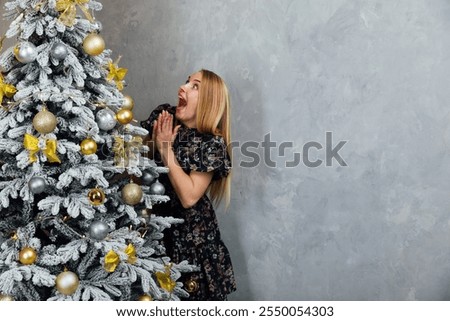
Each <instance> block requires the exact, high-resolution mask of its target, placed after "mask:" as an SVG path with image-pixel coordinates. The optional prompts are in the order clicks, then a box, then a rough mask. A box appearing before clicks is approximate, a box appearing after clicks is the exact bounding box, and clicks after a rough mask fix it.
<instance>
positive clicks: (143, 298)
mask: <svg viewBox="0 0 450 321" xmlns="http://www.w3.org/2000/svg"><path fill="white" fill-rule="evenodd" d="M138 300H139V301H153V298H152V297H151V296H150V295H148V294H143V295H141V296H140V297H139V299H138Z"/></svg>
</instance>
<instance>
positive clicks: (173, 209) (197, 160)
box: [141, 104, 236, 301]
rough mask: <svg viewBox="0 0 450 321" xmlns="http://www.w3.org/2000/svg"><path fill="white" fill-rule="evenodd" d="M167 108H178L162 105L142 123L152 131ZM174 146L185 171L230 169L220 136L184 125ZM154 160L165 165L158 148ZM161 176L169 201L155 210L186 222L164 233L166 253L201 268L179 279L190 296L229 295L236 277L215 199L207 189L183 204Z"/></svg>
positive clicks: (219, 175) (222, 172) (216, 172)
mask: <svg viewBox="0 0 450 321" xmlns="http://www.w3.org/2000/svg"><path fill="white" fill-rule="evenodd" d="M163 110H166V111H168V112H169V113H171V114H175V107H172V106H170V105H168V104H165V105H160V106H158V107H157V108H156V109H155V110H154V111H153V112H152V113H151V114H150V117H149V118H148V119H147V120H146V121H143V122H141V125H142V127H144V128H146V129H147V130H148V131H149V133H150V134H151V133H152V129H153V122H154V121H155V120H156V119H157V117H158V115H159V114H160V113H161V112H162V111H163ZM173 149H174V152H175V156H176V158H177V160H178V162H179V163H180V166H181V167H182V168H183V170H184V171H185V173H187V174H189V173H190V172H191V171H198V172H211V171H213V172H214V174H213V180H217V179H220V178H223V177H226V176H227V175H228V174H229V172H230V170H231V160H230V157H229V155H228V153H227V151H226V144H225V142H224V139H223V138H222V137H220V136H214V135H212V134H202V133H199V132H198V131H197V130H196V129H195V128H188V127H186V126H183V125H182V126H181V127H180V129H179V131H178V134H177V136H176V138H175V141H174V143H173ZM155 162H156V164H157V165H158V166H164V164H163V162H162V161H161V155H160V154H159V153H158V152H155ZM159 180H160V182H161V183H162V184H163V185H164V187H165V188H166V195H168V196H169V197H170V201H169V202H167V203H163V204H158V205H154V206H153V209H152V213H154V214H157V215H161V216H173V217H176V218H182V219H183V220H184V223H181V224H176V225H174V226H172V227H171V228H170V229H169V230H166V232H165V236H164V243H165V246H166V251H167V255H168V256H169V257H170V258H171V259H172V261H173V262H175V263H180V262H181V261H184V260H187V261H188V262H189V263H191V264H194V265H197V266H198V267H199V268H200V271H198V272H193V273H186V274H185V275H183V277H182V279H181V281H182V282H183V283H184V285H185V289H186V290H187V291H188V292H189V294H190V297H189V299H188V300H202V301H205V300H226V299H227V295H228V294H229V293H231V292H233V291H235V290H236V282H235V278H234V273H233V266H232V264H231V259H230V254H229V252H228V249H227V248H226V246H225V244H224V243H223V242H222V240H221V237H220V232H219V226H218V222H217V218H216V214H215V212H214V209H213V206H212V204H211V201H210V200H209V198H208V196H207V195H206V194H205V195H203V196H202V197H201V198H200V200H199V201H198V202H197V203H196V204H195V205H194V206H193V207H191V208H187V209H186V208H183V206H182V205H181V202H180V200H179V198H178V196H177V194H176V193H175V191H174V189H173V187H172V185H171V184H170V181H169V178H168V176H167V175H161V176H160V178H159Z"/></svg>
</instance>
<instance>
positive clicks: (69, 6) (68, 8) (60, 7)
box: [56, 0, 94, 27]
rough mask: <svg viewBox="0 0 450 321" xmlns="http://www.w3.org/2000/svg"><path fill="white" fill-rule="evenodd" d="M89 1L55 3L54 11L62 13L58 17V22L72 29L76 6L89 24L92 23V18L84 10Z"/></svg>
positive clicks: (70, 0) (61, 0)
mask: <svg viewBox="0 0 450 321" xmlns="http://www.w3.org/2000/svg"><path fill="white" fill-rule="evenodd" d="M89 1H90V0H57V1H56V10H57V11H58V12H62V13H61V15H60V16H59V20H60V21H61V22H62V23H63V24H64V25H65V26H67V27H72V26H73V25H74V23H75V17H76V15H77V7H76V6H78V7H79V8H80V9H81V11H83V13H84V15H85V16H86V19H88V20H89V21H90V22H94V18H92V15H91V14H90V13H89V11H88V9H87V8H86V6H85V5H86V4H87V3H88V2H89Z"/></svg>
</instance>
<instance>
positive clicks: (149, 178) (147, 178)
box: [141, 172, 156, 185]
mask: <svg viewBox="0 0 450 321" xmlns="http://www.w3.org/2000/svg"><path fill="white" fill-rule="evenodd" d="M155 178H156V177H155V175H153V174H152V173H150V172H143V173H142V177H141V179H142V183H144V184H145V185H150V184H151V183H153V181H154V180H155Z"/></svg>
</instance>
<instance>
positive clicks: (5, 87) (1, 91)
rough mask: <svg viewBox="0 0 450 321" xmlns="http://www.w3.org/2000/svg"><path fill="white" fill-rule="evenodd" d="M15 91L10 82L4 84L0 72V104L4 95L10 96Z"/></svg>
mask: <svg viewBox="0 0 450 321" xmlns="http://www.w3.org/2000/svg"><path fill="white" fill-rule="evenodd" d="M16 92H17V89H16V87H14V86H13V85H10V84H5V82H4V78H3V75H2V74H0V104H1V103H2V101H3V97H4V96H6V97H8V98H11V97H12V96H14V94H15V93H16Z"/></svg>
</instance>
